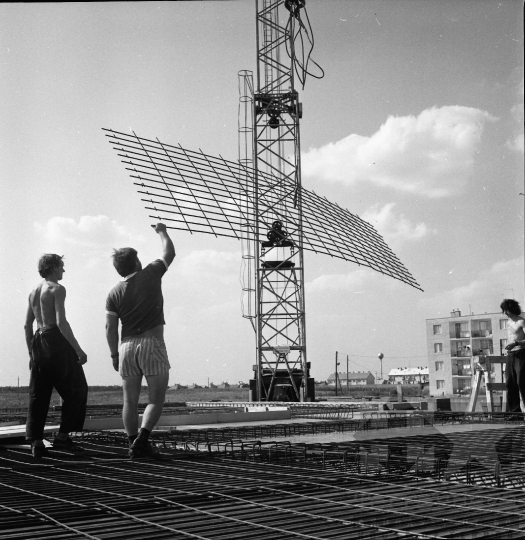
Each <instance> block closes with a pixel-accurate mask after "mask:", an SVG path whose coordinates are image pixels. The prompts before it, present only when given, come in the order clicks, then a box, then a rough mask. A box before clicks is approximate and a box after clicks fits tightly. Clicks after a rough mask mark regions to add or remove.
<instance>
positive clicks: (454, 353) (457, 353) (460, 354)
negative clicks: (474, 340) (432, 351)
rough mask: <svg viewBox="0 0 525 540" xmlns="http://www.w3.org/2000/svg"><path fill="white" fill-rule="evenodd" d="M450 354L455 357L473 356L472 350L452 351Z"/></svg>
mask: <svg viewBox="0 0 525 540" xmlns="http://www.w3.org/2000/svg"><path fill="white" fill-rule="evenodd" d="M450 354H451V356H453V357H454V358H469V357H471V356H472V353H471V352H470V351H451V352H450Z"/></svg>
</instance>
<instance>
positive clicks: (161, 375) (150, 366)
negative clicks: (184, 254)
mask: <svg viewBox="0 0 525 540" xmlns="http://www.w3.org/2000/svg"><path fill="white" fill-rule="evenodd" d="M153 227H154V228H155V231H156V232H157V234H158V235H159V236H160V240H161V243H162V258H160V259H157V260H155V261H153V262H152V263H150V264H148V266H146V267H145V268H144V269H143V268H142V264H141V262H140V260H139V259H138V257H137V252H136V251H135V250H134V249H133V248H122V249H118V250H115V252H114V253H113V266H114V267H115V270H116V271H117V272H118V273H119V274H120V276H121V277H122V278H123V279H122V281H120V283H118V284H117V285H116V286H115V287H113V289H112V290H111V291H110V293H109V295H108V297H107V299H106V338H107V341H108V345H109V350H110V354H111V358H112V361H113V367H114V369H115V371H119V367H120V375H121V377H122V388H123V391H124V404H123V408H122V420H123V422H124V428H125V429H126V432H127V434H128V439H129V445H130V449H129V456H130V458H131V459H136V458H153V459H160V454H159V451H158V449H157V448H156V447H155V445H154V444H152V443H151V442H150V441H149V435H150V433H151V431H152V430H153V428H154V427H155V425H156V423H157V422H158V420H159V418H160V415H161V413H162V408H163V407H164V398H165V395H166V389H167V388H168V379H169V370H170V364H169V361H168V353H167V352H166V346H165V344H164V324H165V322H164V300H163V297H162V276H163V275H164V274H165V273H166V271H167V270H168V267H169V265H170V264H171V263H172V261H173V259H174V258H175V248H174V247H173V242H172V241H171V238H170V237H169V236H168V233H167V232H166V225H164V224H163V223H158V224H157V225H153ZM119 319H120V322H121V323H122V334H121V342H120V347H119V331H118V326H119ZM119 360H120V361H119ZM143 377H145V378H146V381H147V383H148V397H149V402H148V405H147V407H146V409H145V410H144V415H143V418H142V425H141V428H140V431H139V417H138V403H139V397H140V390H141V386H142V379H143Z"/></svg>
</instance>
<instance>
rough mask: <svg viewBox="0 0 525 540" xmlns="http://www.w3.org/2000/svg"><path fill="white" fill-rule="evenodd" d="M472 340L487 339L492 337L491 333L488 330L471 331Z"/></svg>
mask: <svg viewBox="0 0 525 540" xmlns="http://www.w3.org/2000/svg"><path fill="white" fill-rule="evenodd" d="M472 337H473V338H489V337H492V332H491V331H490V330H472Z"/></svg>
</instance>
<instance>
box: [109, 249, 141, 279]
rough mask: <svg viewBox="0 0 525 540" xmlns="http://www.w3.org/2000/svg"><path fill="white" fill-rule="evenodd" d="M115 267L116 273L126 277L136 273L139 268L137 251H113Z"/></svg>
mask: <svg viewBox="0 0 525 540" xmlns="http://www.w3.org/2000/svg"><path fill="white" fill-rule="evenodd" d="M112 257H113V266H114V267H115V269H116V271H117V272H118V273H119V274H120V275H121V276H122V277H126V276H129V275H130V274H132V273H133V272H135V270H136V268H137V251H136V250H135V249H133V248H121V249H114V250H113V255H112Z"/></svg>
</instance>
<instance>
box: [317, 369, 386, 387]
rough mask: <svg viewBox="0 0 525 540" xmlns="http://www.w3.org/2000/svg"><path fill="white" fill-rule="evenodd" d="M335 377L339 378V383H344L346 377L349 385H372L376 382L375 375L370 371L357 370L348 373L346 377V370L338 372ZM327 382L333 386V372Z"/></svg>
mask: <svg viewBox="0 0 525 540" xmlns="http://www.w3.org/2000/svg"><path fill="white" fill-rule="evenodd" d="M337 378H338V379H339V383H340V384H341V385H346V380H347V378H348V385H349V386H357V385H372V384H375V383H376V380H375V377H374V376H373V375H372V373H371V372H370V371H358V372H357V373H348V377H347V374H346V372H345V373H338V374H337ZM327 382H328V384H329V385H334V386H335V373H332V375H330V377H328V381H327Z"/></svg>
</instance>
